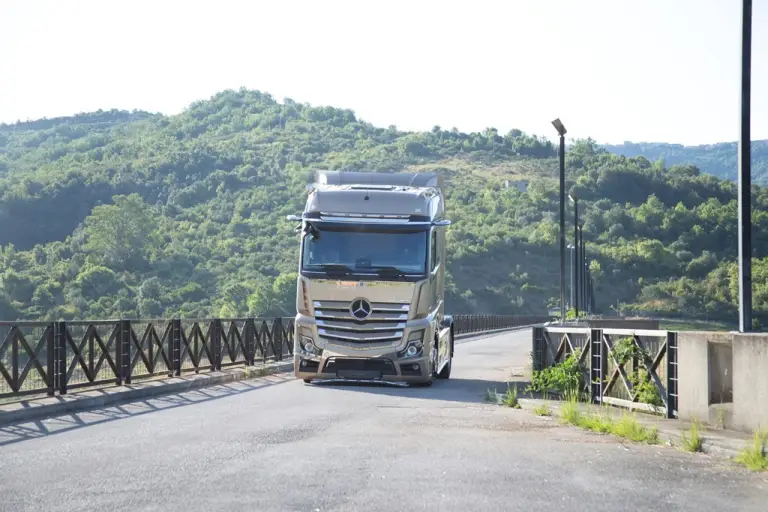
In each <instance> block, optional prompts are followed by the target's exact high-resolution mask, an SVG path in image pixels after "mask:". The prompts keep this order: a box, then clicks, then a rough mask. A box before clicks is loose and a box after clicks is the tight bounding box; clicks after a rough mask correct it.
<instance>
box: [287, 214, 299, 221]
mask: <svg viewBox="0 0 768 512" xmlns="http://www.w3.org/2000/svg"><path fill="white" fill-rule="evenodd" d="M285 218H286V219H288V220H290V221H292V222H301V220H302V219H301V216H299V215H288V216H286V217H285Z"/></svg>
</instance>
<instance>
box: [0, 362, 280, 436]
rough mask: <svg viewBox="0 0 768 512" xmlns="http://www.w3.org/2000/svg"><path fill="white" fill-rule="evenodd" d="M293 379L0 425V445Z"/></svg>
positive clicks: (277, 378) (238, 384)
mask: <svg viewBox="0 0 768 512" xmlns="http://www.w3.org/2000/svg"><path fill="white" fill-rule="evenodd" d="M292 380H294V379H293V377H292V376H288V375H281V374H278V375H274V376H272V377H270V378H262V379H258V380H254V381H239V382H236V383H231V384H220V385H218V386H213V387H210V388H202V389H198V390H194V391H185V392H183V393H174V394H170V395H164V396H158V397H153V398H148V399H145V400H135V401H131V402H126V403H124V404H119V405H113V406H107V407H101V408H96V409H91V410H88V411H81V412H77V413H72V414H66V415H62V416H56V417H52V418H47V419H44V420H37V421H30V422H23V423H15V424H11V425H5V426H3V427H0V447H2V446H6V445H10V444H15V443H20V442H22V441H28V440H31V439H37V438H40V437H47V436H51V435H54V434H61V433H64V432H69V431H72V430H75V429H78V428H83V427H89V426H91V425H99V424H103V423H109V422H112V421H117V420H122V419H127V418H133V417H136V416H142V415H144V414H150V413H153V412H158V411H167V410H171V409H176V408H178V407H185V406H188V405H195V404H200V403H204V402H210V401H212V400H218V399H221V398H226V397H230V396H235V395H240V394H243V393H249V392H251V391H256V390H258V389H262V388H266V387H270V386H274V385H276V384H282V383H284V382H289V381H292Z"/></svg>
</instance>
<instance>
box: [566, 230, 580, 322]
mask: <svg viewBox="0 0 768 512" xmlns="http://www.w3.org/2000/svg"><path fill="white" fill-rule="evenodd" d="M568 248H569V249H571V253H572V254H571V307H574V305H575V304H576V300H577V299H576V297H577V295H576V269H577V268H578V266H579V263H578V253H577V252H576V251H578V250H579V249H578V247H576V244H574V245H569V246H568Z"/></svg>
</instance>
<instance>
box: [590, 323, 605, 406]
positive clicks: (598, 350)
mask: <svg viewBox="0 0 768 512" xmlns="http://www.w3.org/2000/svg"><path fill="white" fill-rule="evenodd" d="M589 343H590V345H589V379H590V386H589V389H590V391H591V392H590V395H591V396H590V398H591V399H592V402H593V403H602V401H603V376H604V374H605V366H604V363H605V362H606V359H605V358H604V357H603V352H604V350H603V331H602V329H591V330H590V334H589Z"/></svg>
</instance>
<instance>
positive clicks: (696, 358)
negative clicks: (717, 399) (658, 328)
mask: <svg viewBox="0 0 768 512" xmlns="http://www.w3.org/2000/svg"><path fill="white" fill-rule="evenodd" d="M710 334H712V333H707V332H680V333H678V334H677V378H678V380H677V394H678V399H677V417H678V418H680V419H683V420H691V419H693V418H697V419H699V420H701V421H706V420H707V418H709V350H708V345H709V343H708V337H709V335H710ZM726 335H727V334H726Z"/></svg>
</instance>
